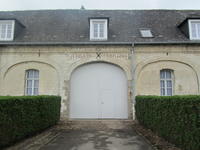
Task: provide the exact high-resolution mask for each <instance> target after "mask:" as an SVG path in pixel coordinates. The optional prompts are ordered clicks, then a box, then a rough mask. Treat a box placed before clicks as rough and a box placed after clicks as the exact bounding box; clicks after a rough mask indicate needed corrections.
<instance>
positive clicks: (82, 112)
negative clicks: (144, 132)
mask: <svg viewBox="0 0 200 150" xmlns="http://www.w3.org/2000/svg"><path fill="white" fill-rule="evenodd" d="M199 44H200V11H197V10H194V11H192V10H191V11H189V10H188V11H187V10H182V11H178V10H38V11H10V12H0V95H60V96H61V97H62V107H61V117H62V118H70V119H74V118H75V119H78V118H82V119H134V103H135V101H134V97H135V96H136V95H163V96H166V95H183V94H199V92H200V91H199V77H200V46H199Z"/></svg>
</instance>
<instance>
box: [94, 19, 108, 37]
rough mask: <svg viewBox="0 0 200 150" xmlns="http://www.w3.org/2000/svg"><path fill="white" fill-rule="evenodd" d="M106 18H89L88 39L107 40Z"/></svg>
mask: <svg viewBox="0 0 200 150" xmlns="http://www.w3.org/2000/svg"><path fill="white" fill-rule="evenodd" d="M107 38H108V20H107V19H90V40H107Z"/></svg>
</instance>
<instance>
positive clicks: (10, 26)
mask: <svg viewBox="0 0 200 150" xmlns="http://www.w3.org/2000/svg"><path fill="white" fill-rule="evenodd" d="M14 26H15V20H0V41H12V40H13V39H14Z"/></svg>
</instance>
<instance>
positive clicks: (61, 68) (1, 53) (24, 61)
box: [0, 46, 134, 118]
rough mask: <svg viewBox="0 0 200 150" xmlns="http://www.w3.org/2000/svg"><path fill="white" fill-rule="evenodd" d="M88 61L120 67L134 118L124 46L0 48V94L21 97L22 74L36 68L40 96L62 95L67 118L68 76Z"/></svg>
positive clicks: (23, 76)
mask: <svg viewBox="0 0 200 150" xmlns="http://www.w3.org/2000/svg"><path fill="white" fill-rule="evenodd" d="M91 62H94V63H95V62H107V63H112V64H115V65H117V66H119V67H121V68H122V69H123V70H124V72H125V74H126V76H127V81H128V91H127V95H128V100H127V101H128V104H129V108H128V109H129V118H132V117H134V116H133V113H132V112H133V110H132V109H133V105H132V95H131V94H130V93H131V90H132V89H131V88H132V86H131V84H130V83H131V80H132V75H131V59H130V47H127V46H123V47H122V46H49V47H48V46H29V47H28V46H23V47H22V46H21V47H20V46H11V47H0V70H1V71H0V95H24V93H25V92H24V91H25V90H24V87H25V71H26V70H28V69H37V70H39V72H40V75H39V94H43V95H44V94H48V95H60V96H62V107H61V111H62V113H61V114H62V117H63V118H67V117H68V116H69V109H68V108H69V104H70V99H69V94H70V82H69V81H70V76H71V74H72V72H73V70H74V69H75V68H77V67H78V66H80V65H83V64H87V63H91Z"/></svg>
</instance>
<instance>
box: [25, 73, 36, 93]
mask: <svg viewBox="0 0 200 150" xmlns="http://www.w3.org/2000/svg"><path fill="white" fill-rule="evenodd" d="M29 71H34V72H38V78H35V77H32V78H28V72H29ZM25 75H26V79H25V80H26V82H25V83H26V85H25V95H28V96H33V95H39V70H37V69H29V70H26V72H25ZM36 80H37V81H38V87H35V81H36ZM28 81H31V85H32V86H31V94H29V93H28V88H30V87H28ZM36 88H37V91H38V93H37V94H34V90H35V89H36Z"/></svg>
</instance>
